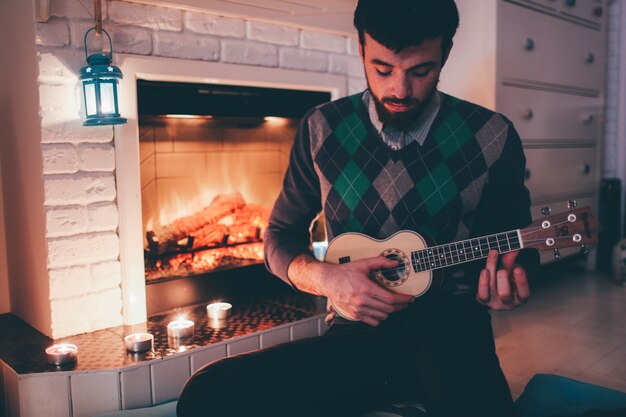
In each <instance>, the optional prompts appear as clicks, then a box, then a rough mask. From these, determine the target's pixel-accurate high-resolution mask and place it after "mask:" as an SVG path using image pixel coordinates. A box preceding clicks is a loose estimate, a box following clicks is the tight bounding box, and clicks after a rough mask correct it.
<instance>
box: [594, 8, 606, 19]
mask: <svg viewBox="0 0 626 417" xmlns="http://www.w3.org/2000/svg"><path fill="white" fill-rule="evenodd" d="M603 13H604V9H603V8H602V6H598V7H596V8H594V9H593V15H594V16H595V17H602V14H603Z"/></svg>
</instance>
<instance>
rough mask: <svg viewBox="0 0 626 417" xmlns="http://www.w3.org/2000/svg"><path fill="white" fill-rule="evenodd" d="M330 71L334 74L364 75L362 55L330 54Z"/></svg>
mask: <svg viewBox="0 0 626 417" xmlns="http://www.w3.org/2000/svg"><path fill="white" fill-rule="evenodd" d="M328 72H331V73H333V74H342V75H350V76H353V77H362V76H363V62H362V61H361V58H360V57H356V56H348V55H337V54H330V55H329V57H328Z"/></svg>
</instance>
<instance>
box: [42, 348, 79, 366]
mask: <svg viewBox="0 0 626 417" xmlns="http://www.w3.org/2000/svg"><path fill="white" fill-rule="evenodd" d="M77 359H78V346H76V345H73V344H71V343H61V344H58V345H52V346H50V347H49V348H47V349H46V360H47V361H48V363H49V364H50V365H56V366H61V365H67V364H69V363H74V362H76V360H77Z"/></svg>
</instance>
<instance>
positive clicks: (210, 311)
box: [206, 303, 233, 320]
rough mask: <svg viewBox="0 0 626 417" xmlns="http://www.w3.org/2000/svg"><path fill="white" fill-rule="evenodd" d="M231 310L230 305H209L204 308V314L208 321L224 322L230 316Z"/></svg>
mask: <svg viewBox="0 0 626 417" xmlns="http://www.w3.org/2000/svg"><path fill="white" fill-rule="evenodd" d="M232 308H233V306H232V304H230V303H211V304H209V305H207V306H206V313H207V315H208V316H209V319H212V320H224V319H227V318H228V317H229V316H230V310H231V309H232Z"/></svg>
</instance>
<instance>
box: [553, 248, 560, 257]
mask: <svg viewBox="0 0 626 417" xmlns="http://www.w3.org/2000/svg"><path fill="white" fill-rule="evenodd" d="M554 259H561V252H560V251H559V250H558V249H555V250H554Z"/></svg>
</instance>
